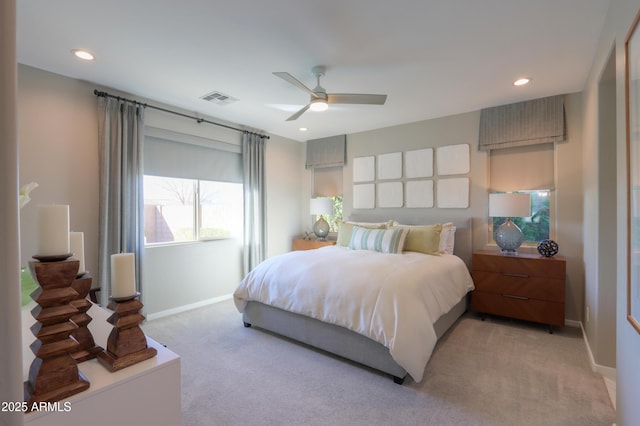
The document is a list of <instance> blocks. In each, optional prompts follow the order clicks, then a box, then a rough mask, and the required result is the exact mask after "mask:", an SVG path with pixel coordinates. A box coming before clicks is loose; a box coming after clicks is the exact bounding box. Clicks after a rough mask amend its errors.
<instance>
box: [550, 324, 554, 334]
mask: <svg viewBox="0 0 640 426" xmlns="http://www.w3.org/2000/svg"><path fill="white" fill-rule="evenodd" d="M549 334H553V326H552V325H551V324H549Z"/></svg>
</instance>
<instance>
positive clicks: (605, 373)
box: [572, 321, 616, 382]
mask: <svg viewBox="0 0 640 426" xmlns="http://www.w3.org/2000/svg"><path fill="white" fill-rule="evenodd" d="M572 322H576V323H578V325H579V327H580V330H582V338H583V339H584V345H585V346H586V348H587V354H588V355H589V362H590V363H591V370H592V371H594V372H595V373H599V374H600V375H602V377H604V378H606V379H609V380H611V381H613V382H615V381H616V369H615V368H612V367H607V366H604V365H599V364H597V363H596V360H595V358H594V357H593V352H591V346H589V340H588V339H587V333H586V332H585V331H584V326H583V324H582V322H580V321H572Z"/></svg>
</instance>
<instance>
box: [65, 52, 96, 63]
mask: <svg viewBox="0 0 640 426" xmlns="http://www.w3.org/2000/svg"><path fill="white" fill-rule="evenodd" d="M71 53H73V55H74V56H75V57H76V58H78V59H83V60H85V61H93V60H94V59H95V58H96V57H95V56H94V55H93V53H91V52H89V51H88V50H83V49H73V50H72V51H71Z"/></svg>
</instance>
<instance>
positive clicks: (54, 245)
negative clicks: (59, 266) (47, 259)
mask: <svg viewBox="0 0 640 426" xmlns="http://www.w3.org/2000/svg"><path fill="white" fill-rule="evenodd" d="M69 250H70V249H69V206H68V205H62V204H49V205H40V206H38V253H37V254H38V255H40V256H56V255H61V254H66V253H69Z"/></svg>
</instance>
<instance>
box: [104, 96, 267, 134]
mask: <svg viewBox="0 0 640 426" xmlns="http://www.w3.org/2000/svg"><path fill="white" fill-rule="evenodd" d="M93 94H94V95H96V96H98V97H100V98H113V99H117V100H119V101H125V102H131V103H132V104H136V105H140V106H142V107H145V108H153V109H157V110H158V111H162V112H168V113H169V114H175V115H179V116H180V117H184V118H190V119H192V120H195V121H196V122H198V123H208V124H213V125H214V126H220V127H224V128H226V129H231V130H235V131H236V132H242V133H249V134H251V135H257V136H260V137H261V138H267V139H269V136H267V135H261V134H260V133H255V132H250V131H248V130H243V129H238V128H237V127H232V126H227V125H226V124H221V123H216V122H215V121H209V120H205V119H204V118H200V117H194V116H193V115H188V114H183V113H181V112H178V111H172V110H169V109H166V108H161V107H158V106H155V105H149V104H145V103H142V102H138V101H136V100H134V99H127V98H123V97H122V96H116V95H112V94H110V93H107V92H101V91H99V90H97V89H95V90H94V91H93Z"/></svg>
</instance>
